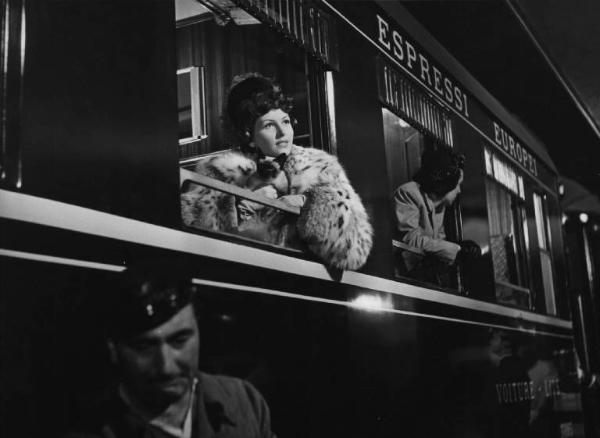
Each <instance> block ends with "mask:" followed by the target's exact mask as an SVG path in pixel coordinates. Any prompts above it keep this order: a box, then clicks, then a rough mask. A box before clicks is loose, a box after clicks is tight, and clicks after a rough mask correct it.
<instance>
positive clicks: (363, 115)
mask: <svg viewBox="0 0 600 438" xmlns="http://www.w3.org/2000/svg"><path fill="white" fill-rule="evenodd" d="M1 5H2V10H3V20H2V34H3V37H2V38H3V39H2V42H3V44H2V63H3V81H2V84H1V85H0V86H1V87H2V91H3V94H2V113H3V118H2V126H1V129H2V131H1V132H2V151H1V156H0V160H1V161H0V166H1V170H2V181H1V184H2V188H1V189H0V220H1V222H2V232H1V233H0V239H1V243H0V257H1V258H0V260H2V263H1V265H0V275H1V280H0V281H1V284H2V293H1V294H0V312H1V314H0V316H1V318H0V321H1V322H0V324H1V327H2V330H1V333H2V337H1V338H0V351H1V352H2V360H1V362H0V379H2V391H1V395H0V400H1V401H0V407H1V408H0V409H1V410H0V415H1V419H2V420H1V421H2V423H1V424H2V426H1V429H0V430H2V433H3V434H4V435H6V436H15V435H19V436H32V437H33V436H42V435H43V436H46V435H56V436H60V435H61V434H62V433H64V432H65V431H66V430H68V429H69V427H70V426H71V425H73V424H74V423H75V422H77V421H78V420H80V419H81V418H82V415H83V412H84V411H85V408H87V407H89V406H90V405H91V404H92V403H93V402H94V401H95V400H96V399H97V398H99V397H100V396H101V395H102V392H103V389H104V388H105V387H106V386H107V385H108V384H109V382H110V378H111V373H110V366H109V364H108V360H107V353H106V351H105V349H104V344H103V341H102V333H101V330H100V329H99V326H100V323H99V317H98V312H97V309H98V306H99V305H100V304H99V303H100V302H101V300H102V297H103V295H104V294H105V292H106V291H105V290H103V288H104V287H106V286H104V285H106V284H107V282H108V281H110V280H113V279H115V278H117V277H118V276H119V275H121V272H122V271H123V270H124V269H125V268H126V267H127V266H129V265H132V264H135V263H137V262H139V261H143V260H165V263H166V262H167V261H168V262H169V263H173V261H178V262H180V263H181V264H185V265H189V266H192V270H193V282H194V283H195V284H196V285H198V286H199V293H198V296H197V299H198V301H199V302H200V303H201V307H202V309H203V312H202V315H201V317H200V326H201V334H202V350H201V359H200V361H201V368H202V369H203V370H207V371H210V372H215V373H220V374H227V375H235V376H240V377H244V378H247V379H248V380H250V381H251V382H253V383H254V384H255V386H256V387H257V388H258V389H259V390H260V391H261V393H262V394H263V395H264V396H265V399H266V400H267V403H268V405H269V407H270V410H271V416H272V422H273V430H274V431H275V432H276V433H277V435H278V436H282V437H287V436H298V437H300V436H353V437H362V436H365V437H372V436H398V435H402V436H415V437H416V436H419V437H423V436H453V437H465V436H481V437H509V436H510V437H519V436H523V437H525V436H536V437H537V436H539V437H542V436H544V437H546V436H548V437H550V436H552V437H554V436H556V437H559V436H560V437H576V436H586V435H584V428H583V423H584V412H583V407H582V399H581V393H580V380H581V369H582V365H581V363H580V357H579V354H578V352H577V350H576V349H575V344H574V337H575V329H574V326H573V322H572V311H571V304H570V300H571V298H572V296H573V291H571V290H570V285H569V283H568V282H567V264H566V260H565V247H564V245H565V243H564V242H563V228H562V223H561V218H562V216H561V214H562V213H561V209H560V205H559V200H560V199H559V191H558V171H557V168H556V166H555V164H554V163H553V162H552V160H551V158H550V156H549V154H548V152H547V151H546V148H545V146H544V145H543V144H542V143H541V142H540V141H539V140H538V139H537V138H536V136H535V135H534V134H533V133H531V132H530V131H529V130H528V129H527V128H526V126H525V125H523V124H522V123H521V122H520V121H518V120H516V119H515V118H514V117H513V116H511V114H510V113H509V112H508V111H507V110H506V109H504V107H503V106H502V104H501V103H500V102H498V101H497V100H496V99H495V98H494V97H493V96H491V95H490V94H489V93H488V92H487V91H486V90H485V89H484V88H483V87H482V86H481V85H480V84H479V82H478V81H477V79H476V78H474V77H473V76H471V75H470V74H469V72H468V71H466V70H465V69H464V68H463V67H462V66H461V65H460V64H459V63H458V62H457V61H456V60H455V59H454V58H453V57H452V55H451V54H450V53H448V52H447V51H446V50H445V49H444V47H443V46H442V44H440V43H438V42H437V41H436V40H435V39H433V37H431V36H430V35H429V34H428V32H427V31H426V30H425V29H424V28H423V27H422V26H421V25H420V24H419V22H418V21H416V20H415V19H414V18H412V17H411V15H410V14H409V13H408V12H407V11H406V10H405V9H404V8H403V7H402V5H401V4H400V3H399V2H387V1H362V2H345V1H334V0H321V1H303V0H278V1H270V0H269V1H266V0H265V1H263V0H260V1H259V0H231V1H229V0H219V1H217V0H206V1H202V2H195V1H183V0H181V1H180V0H177V1H169V0H156V1H151V2H148V1H138V0H126V1H124V0H120V1H102V2H98V1H97V2H76V1H64V0H60V1H59V0H56V1H55V0H51V1H46V2H34V1H26V0H2V1H1ZM442 43H443V42H442ZM249 71H257V72H261V73H262V74H265V75H267V76H271V77H275V78H276V79H277V80H278V81H280V82H281V84H282V86H283V88H284V89H285V90H286V91H287V92H288V93H289V94H290V95H291V96H293V97H294V101H295V108H294V112H293V116H294V117H295V119H296V121H297V124H296V126H295V138H294V141H295V143H296V144H298V145H301V146H312V147H315V148H318V149H322V150H325V151H326V152H328V153H330V154H333V155H336V156H337V157H338V159H339V161H340V163H341V164H342V165H343V167H344V169H345V170H346V172H347V174H348V176H349V178H350V180H351V181H352V184H353V186H354V188H355V189H356V191H357V192H358V194H359V195H360V197H361V198H362V200H363V202H364V204H365V207H366V209H367V212H368V214H369V217H370V220H371V223H372V225H373V228H374V230H375V233H374V243H373V249H372V251H371V254H370V256H369V258H368V260H367V263H366V265H365V266H363V267H362V268H361V269H359V270H357V271H341V270H338V269H335V268H331V267H330V266H327V265H326V264H324V263H323V262H322V261H321V260H320V259H318V258H317V257H316V256H315V255H313V254H311V253H310V252H309V251H307V250H306V249H305V248H303V247H302V246H300V247H296V246H293V247H291V246H286V245H283V244H277V243H273V242H265V241H261V239H259V238H256V236H252V235H248V234H244V233H238V232H235V231H233V232H232V231H231V230H229V231H221V230H214V229H203V228H202V227H196V226H191V225H190V224H185V223H184V221H183V219H182V216H181V209H180V196H181V194H182V193H185V192H186V191H187V190H189V189H190V188H191V187H198V186H203V187H208V188H209V189H211V190H217V191H223V192H225V193H228V194H232V195H235V196H237V197H241V198H246V199H248V200H251V201H253V202H258V203H262V204H264V205H267V206H269V207H272V208H279V209H282V210H283V211H285V213H286V214H289V215H297V214H298V209H295V208H291V207H289V206H286V205H285V204H283V203H281V202H278V201H277V200H269V199H265V198H261V197H260V196H258V195H256V194H254V193H252V192H250V191H249V190H245V189H241V188H239V187H236V186H232V185H230V184H226V183H222V182H221V181H216V180H213V179H211V178H208V177H206V176H203V175H199V174H198V173H196V172H195V171H194V166H195V165H196V164H197V163H198V162H200V161H201V160H203V159H206V157H210V156H212V155H213V154H215V153H219V152H221V151H223V150H226V149H229V148H231V139H229V138H228V135H227V131H226V129H224V127H223V125H222V123H221V121H222V120H221V118H222V117H221V116H222V111H223V108H222V104H223V102H224V100H225V97H226V95H227V89H228V86H229V83H230V81H231V79H232V78H233V77H234V76H235V75H239V74H242V73H245V72H249ZM441 145H442V146H447V147H452V148H454V149H456V150H457V151H459V152H461V153H463V154H464V155H465V156H466V167H465V169H464V173H465V179H464V183H463V190H462V194H461V196H460V199H459V202H457V203H456V205H455V206H454V208H453V209H452V211H449V212H448V214H447V215H446V223H445V231H446V235H447V236H448V238H449V239H450V240H454V241H461V240H464V239H469V240H473V241H475V242H477V243H478V244H479V245H480V247H481V248H482V253H483V256H482V257H481V258H480V259H478V261H477V262H476V264H473V265H471V266H468V267H462V268H453V269H452V270H451V272H450V273H449V278H448V281H447V282H445V283H443V284H441V283H438V284H434V283H431V282H423V281H420V280H418V279H415V278H411V277H410V275H409V273H408V272H407V271H406V269H405V267H404V266H403V265H402V260H401V259H402V257H401V255H402V254H403V253H404V252H406V251H408V252H410V251H418V250H416V249H415V248H411V247H408V246H407V245H405V244H404V243H403V242H401V241H400V240H399V238H398V237H397V232H396V226H395V223H394V220H393V207H392V203H391V199H392V195H393V192H394V190H395V188H397V187H398V186H399V185H400V184H402V183H404V182H407V181H409V180H410V179H411V177H412V175H413V174H414V172H415V171H416V170H417V169H418V167H419V165H420V157H421V154H422V152H423V151H425V150H428V149H435V148H438V147H440V146H441ZM589 436H591V435H589Z"/></svg>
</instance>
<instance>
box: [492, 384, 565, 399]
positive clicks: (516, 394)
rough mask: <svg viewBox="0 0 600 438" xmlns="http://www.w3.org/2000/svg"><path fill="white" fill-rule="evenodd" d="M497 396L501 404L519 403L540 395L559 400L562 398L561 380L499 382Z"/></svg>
mask: <svg viewBox="0 0 600 438" xmlns="http://www.w3.org/2000/svg"><path fill="white" fill-rule="evenodd" d="M496 396H497V400H498V403H500V404H511V403H519V402H522V401H524V400H534V399H535V398H536V397H540V396H541V397H552V398H553V399H554V400H558V399H559V398H560V381H559V380H558V379H546V380H544V381H543V382H542V383H541V384H538V385H535V384H534V383H533V382H524V381H522V382H505V383H498V384H496Z"/></svg>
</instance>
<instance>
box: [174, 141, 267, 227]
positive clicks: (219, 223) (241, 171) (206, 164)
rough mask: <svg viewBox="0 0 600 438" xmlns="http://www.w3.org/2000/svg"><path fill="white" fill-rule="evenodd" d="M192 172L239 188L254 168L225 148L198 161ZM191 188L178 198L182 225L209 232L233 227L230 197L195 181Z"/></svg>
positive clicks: (234, 219)
mask: <svg viewBox="0 0 600 438" xmlns="http://www.w3.org/2000/svg"><path fill="white" fill-rule="evenodd" d="M195 171H196V172H198V173H199V174H201V175H205V176H208V177H211V178H214V179H218V180H220V181H223V182H227V183H230V184H235V185H237V186H240V187H243V186H244V185H245V184H246V182H247V180H248V178H249V177H250V175H251V174H253V173H254V172H255V171H256V164H255V163H254V161H253V160H251V159H249V158H248V157H246V156H244V155H242V154H241V153H239V152H234V151H227V152H223V153H221V154H218V155H214V156H211V157H208V158H206V159H204V160H201V161H199V162H198V164H197V165H196V168H195ZM192 187H193V188H192V189H191V190H190V191H188V192H186V193H182V194H181V197H180V200H181V216H182V219H183V223H184V224H185V225H187V226H190V227H194V228H201V229H207V230H213V231H233V230H235V229H237V226H238V217H237V209H236V200H235V197H234V196H232V195H228V194H226V193H222V192H219V191H218V190H213V189H209V188H208V187H204V186H200V185H196V184H193V185H192Z"/></svg>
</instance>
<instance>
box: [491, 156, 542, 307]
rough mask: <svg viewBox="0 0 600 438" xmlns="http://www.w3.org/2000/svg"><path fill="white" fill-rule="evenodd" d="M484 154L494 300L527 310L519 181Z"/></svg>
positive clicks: (504, 165) (524, 231)
mask: <svg viewBox="0 0 600 438" xmlns="http://www.w3.org/2000/svg"><path fill="white" fill-rule="evenodd" d="M484 154H485V160H486V169H487V173H488V175H489V176H490V178H488V180H487V181H486V192H487V205H488V220H489V226H490V252H491V254H492V262H493V266H494V279H495V283H496V300H497V301H498V302H501V303H503V304H510V305H515V306H519V307H527V308H529V307H530V306H531V302H530V290H529V275H528V274H529V272H528V263H527V250H528V247H529V242H528V236H527V234H528V233H527V216H526V212H525V208H524V205H523V198H524V190H523V182H522V178H521V177H519V176H518V175H517V174H516V172H515V170H514V169H513V168H512V167H511V166H510V165H508V164H507V163H505V162H504V161H502V160H501V159H500V158H499V157H497V156H495V155H494V154H493V153H492V152H490V151H489V150H487V149H486V150H485V152H484ZM488 163H490V164H491V165H489V164H488Z"/></svg>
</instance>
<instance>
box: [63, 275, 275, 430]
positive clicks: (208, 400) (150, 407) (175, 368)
mask: <svg viewBox="0 0 600 438" xmlns="http://www.w3.org/2000/svg"><path fill="white" fill-rule="evenodd" d="M194 289H195V287H194V286H193V285H192V283H191V281H190V280H189V279H181V278H177V277H176V276H173V275H162V274H157V273H156V272H153V273H149V272H148V271H146V272H142V271H138V272H132V271H127V272H125V273H124V274H122V278H121V279H120V281H119V283H118V285H117V286H116V288H115V290H114V291H109V292H108V295H111V296H112V299H111V300H110V306H108V307H109V309H108V314H107V317H108V321H109V322H108V324H107V344H108V348H109V353H110V358H111V362H112V363H113V365H114V366H115V370H116V371H117V376H118V387H117V389H116V390H115V391H114V394H113V397H112V399H111V401H110V402H109V403H108V406H107V407H106V409H102V410H100V412H99V413H100V417H101V418H99V419H98V421H97V422H96V423H95V424H93V425H88V427H86V428H85V429H86V430H85V431H83V432H78V433H75V434H71V435H69V436H70V437H90V438H91V437H103V438H109V437H110V438H125V437H127V438H129V437H146V438H173V437H177V438H208V437H211V438H213V437H214V438H238V437H239V438H242V437H244V438H251V437H257V438H259V437H260V438H263V437H265V438H266V437H268V438H271V437H273V436H274V435H273V433H272V432H271V429H270V416H269V409H268V407H267V404H266V402H265V401H264V399H263V398H262V396H261V395H260V394H259V393H258V391H257V390H256V389H255V388H254V387H253V386H252V385H251V384H250V383H249V382H246V381H244V380H241V379H237V378H233V377H226V376H215V375H210V374H206V373H203V372H200V371H199V370H198V355H199V347H200V335H199V330H198V322H197V319H196V313H195V311H194V306H193V303H192V300H193V293H194Z"/></svg>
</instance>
